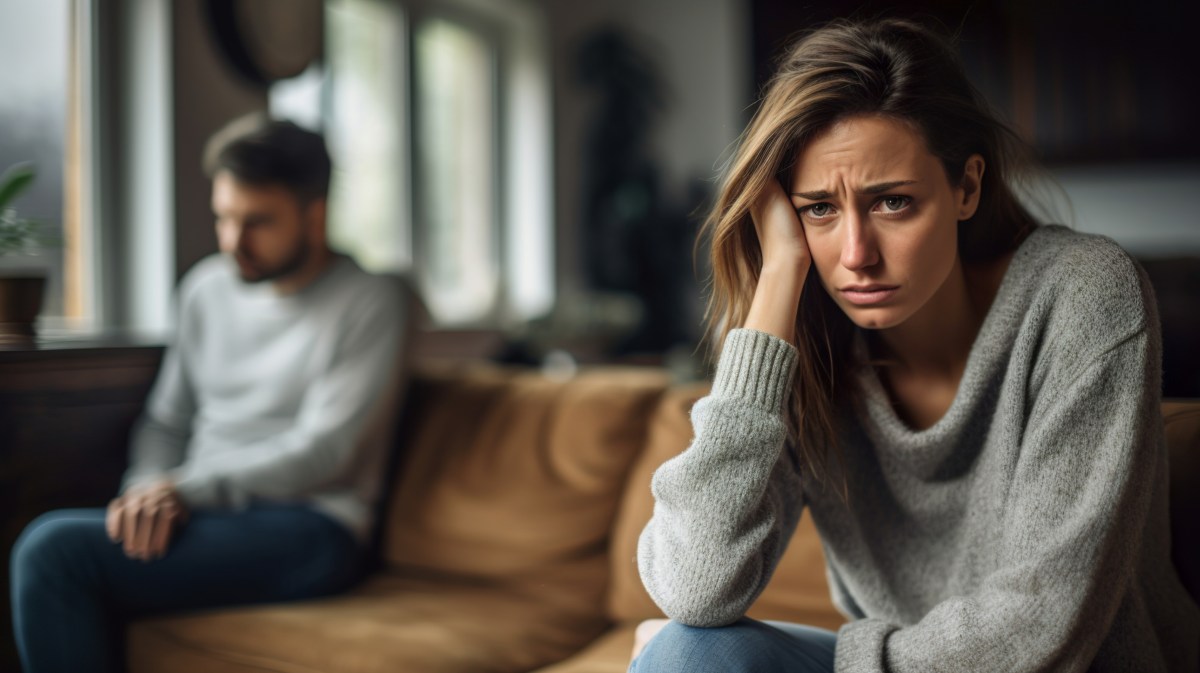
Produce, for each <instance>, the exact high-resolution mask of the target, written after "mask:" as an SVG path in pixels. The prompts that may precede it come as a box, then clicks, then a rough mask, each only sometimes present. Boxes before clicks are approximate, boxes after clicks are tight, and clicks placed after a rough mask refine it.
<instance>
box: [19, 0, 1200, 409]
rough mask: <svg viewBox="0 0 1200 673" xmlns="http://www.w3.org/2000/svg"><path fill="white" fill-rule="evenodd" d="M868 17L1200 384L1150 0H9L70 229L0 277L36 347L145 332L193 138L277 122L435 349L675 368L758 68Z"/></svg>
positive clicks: (35, 201) (1181, 148)
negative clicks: (417, 315)
mask: <svg viewBox="0 0 1200 673" xmlns="http://www.w3.org/2000/svg"><path fill="white" fill-rule="evenodd" d="M1185 4H1187V5H1189V7H1190V8H1184V5H1185ZM884 14H887V15H905V16H911V17H915V18H918V19H919V20H921V21H926V22H930V23H933V24H938V25H941V26H943V27H945V28H946V29H947V30H949V31H950V32H953V33H955V34H957V35H958V37H959V41H960V44H961V49H962V54H963V57H964V59H965V61H966V63H967V66H968V68H969V70H970V72H971V75H972V77H973V79H974V81H975V82H976V84H977V85H978V86H979V87H980V88H981V89H982V90H983V91H984V92H985V93H986V95H987V96H988V98H989V99H990V100H991V102H992V103H993V105H994V106H995V107H996V108H997V109H998V110H999V111H1000V112H1001V113H1002V114H1003V115H1004V117H1005V118H1006V119H1007V120H1008V121H1010V122H1011V123H1012V124H1013V125H1014V126H1015V127H1016V128H1017V129H1018V130H1019V131H1020V132H1021V133H1022V134H1023V135H1024V136H1025V137H1026V138H1027V139H1028V140H1029V141H1030V142H1032V143H1033V144H1034V145H1035V146H1036V148H1037V149H1038V152H1039V154H1040V156H1041V158H1042V159H1043V161H1044V162H1045V163H1046V165H1047V166H1048V167H1049V168H1050V169H1051V174H1052V176H1053V177H1054V178H1055V179H1056V181H1057V183H1058V184H1059V185H1061V187H1062V188H1063V191H1064V192H1065V194H1066V195H1067V196H1068V197H1069V201H1070V206H1069V207H1068V206H1067V205H1066V204H1065V202H1064V201H1063V200H1062V199H1061V198H1059V199H1056V201H1055V203H1054V204H1052V205H1053V206H1054V208H1053V212H1054V217H1055V219H1058V220H1060V221H1066V222H1069V223H1071V224H1073V225H1074V226H1076V227H1077V228H1079V229H1082V230H1084V231H1095V232H1100V233H1103V234H1106V235H1109V236H1112V237H1113V238H1115V239H1116V240H1117V241H1119V242H1120V243H1121V244H1122V245H1124V246H1125V247H1126V248H1127V249H1128V250H1129V251H1130V252H1131V253H1133V254H1134V255H1136V256H1137V257H1138V258H1139V259H1141V260H1142V261H1143V263H1144V264H1145V266H1146V267H1147V269H1148V271H1149V272H1150V274H1151V276H1152V278H1153V279H1154V282H1155V284H1156V287H1157V288H1158V293H1159V298H1160V303H1161V310H1162V313H1163V317H1164V320H1165V321H1166V323H1167V325H1168V327H1167V330H1166V339H1167V367H1166V371H1167V386H1168V393H1170V394H1175V395H1191V396H1197V395H1200V380H1198V377H1200V373H1198V371H1200V364H1198V360H1197V357H1198V356H1197V354H1196V353H1195V351H1196V350H1197V349H1196V348H1195V344H1196V343H1200V326H1198V324H1197V321H1198V320H1200V317H1198V314H1200V311H1198V310H1197V309H1198V308H1200V302H1198V297H1200V271H1198V263H1197V261H1196V260H1197V258H1198V257H1200V214H1198V213H1200V211H1198V210H1197V207H1196V203H1195V201H1194V200H1193V199H1194V198H1195V197H1196V195H1197V194H1198V193H1200V131H1198V130H1197V128H1196V124H1195V122H1194V121H1193V120H1194V119H1195V118H1196V114H1197V110H1198V109H1200V93H1198V91H1197V87H1196V73H1197V72H1198V71H1200V55H1198V51H1197V49H1196V45H1195V42H1194V40H1193V39H1192V37H1191V27H1192V26H1194V25H1195V23H1194V22H1195V20H1196V18H1197V10H1196V9H1195V5H1194V3H1176V2H1170V1H1168V0H1144V1H1143V2H1139V3H1136V4H1134V3H1115V2H1113V3H1106V2H1094V1H1084V0H1045V1H1042V2H1031V1H1017V2H1001V1H1000V0H981V1H979V2H974V3H970V4H965V3H956V2H949V1H944V0H938V1H929V2H910V1H903V0H902V1H900V2H894V1H893V2H887V3H883V2H865V3H864V2H858V1H850V0H829V1H826V2H789V1H784V0H743V1H739V0H591V1H589V2H569V1H567V0H325V1H324V2H322V1H321V0H175V1H174V2H167V1H165V0H38V1H37V2H33V1H30V0H0V64H2V65H0V91H2V92H3V95H2V96H0V170H2V169H3V168H4V167H7V166H9V165H11V164H13V163H16V162H20V161H33V162H34V163H35V164H36V166H37V170H38V172H39V177H38V180H37V182H36V184H35V186H34V189H33V190H31V192H30V193H28V194H27V195H26V196H24V197H22V199H21V200H20V201H18V203H17V206H18V208H19V209H20V210H21V212H22V213H23V214H28V215H32V216H36V217H38V218H39V219H41V220H43V221H44V222H46V223H47V224H48V225H49V226H50V228H51V229H53V230H54V231H55V233H57V234H59V235H60V237H61V238H60V241H61V245H58V246H52V247H49V248H47V249H45V250H43V251H42V252H41V253H39V254H38V255H36V256H4V257H0V272H2V270H3V268H5V267H15V266H30V265H34V266H39V267H42V268H45V269H47V270H48V274H49V287H48V293H47V297H46V306H45V308H44V310H43V313H42V318H41V321H40V322H41V332H42V334H43V335H45V338H46V339H49V340H51V341H53V340H54V339H55V338H57V339H59V340H60V341H62V340H66V341H69V340H71V339H76V338H88V339H94V338H97V337H98V336H99V337H102V338H107V337H105V335H107V336H108V337H111V336H112V335H133V334H137V335H144V336H143V337H142V338H145V339H149V340H150V341H153V340H155V339H158V338H161V337H160V335H162V334H163V333H164V332H165V330H167V329H168V327H169V324H170V315H171V314H170V310H171V309H170V306H171V292H172V288H173V286H174V285H175V282H176V281H177V279H178V278H179V277H180V276H181V275H182V274H183V273H184V272H185V271H187V269H188V268H189V267H190V266H191V265H192V264H194V263H195V262H196V261H197V260H199V259H200V258H202V257H204V256H205V255H208V254H210V253H212V252H214V251H215V249H216V242H215V239H214V236H213V233H212V227H211V213H210V211H209V207H208V199H209V183H208V181H207V180H206V178H205V177H204V175H203V173H202V172H201V169H200V155H201V150H202V148H203V145H204V142H205V140H206V139H207V138H208V137H209V135H210V134H211V133H212V132H213V131H215V130H216V129H218V128H219V127H220V126H222V125H223V124H224V123H225V122H227V121H229V120H230V119H232V118H234V117H237V116H239V115H243V114H247V113H251V112H255V111H264V110H265V111H270V112H271V113H272V114H274V115H276V116H279V117H285V118H289V119H292V120H294V121H296V122H298V123H300V124H302V125H305V126H309V127H312V128H316V129H320V130H323V131H324V132H325V133H326V135H327V138H328V141H329V145H330V149H331V152H332V154H333V157H334V161H335V166H336V174H335V182H334V186H333V194H332V197H331V213H332V215H331V227H332V238H333V241H334V243H335V245H336V246H337V247H338V248H339V249H341V250H343V251H345V252H347V253H349V254H351V255H353V256H354V257H355V258H356V259H357V260H358V261H359V262H360V263H361V264H362V265H363V266H364V267H366V268H368V269H371V270H375V271H379V272H389V273H403V274H407V275H409V276H410V277H411V278H412V279H413V281H414V282H415V284H416V286H417V287H418V288H419V291H420V292H421V294H422V296H423V297H424V299H425V302H426V303H427V305H428V309H429V313H430V316H431V326H432V327H433V329H434V330H435V331H436V338H432V339H429V340H428V341H429V342H428V344H426V348H427V350H428V351H429V352H430V353H432V354H440V355H448V356H482V357H489V358H494V359H498V360H506V361H512V362H527V363H538V362H543V361H544V360H545V359H546V357H547V356H548V355H549V356H551V359H552V360H553V361H565V362H568V363H570V362H582V363H588V362H639V363H641V362H644V363H653V364H667V365H668V366H671V367H673V368H675V369H676V370H677V372H678V374H679V375H680V376H681V377H682V378H686V377H688V376H689V375H695V374H697V373H698V372H699V371H700V369H699V367H700V365H699V364H698V362H699V358H698V357H697V356H696V353H695V348H696V345H697V343H698V340H699V338H700V336H701V323H702V312H703V301H704V278H705V276H706V270H705V268H704V266H703V255H701V256H700V258H699V259H700V265H699V267H697V266H696V265H695V264H694V263H693V243H694V240H695V236H696V232H697V229H698V226H699V222H700V220H701V219H702V217H703V214H704V209H705V207H706V205H707V204H708V203H709V201H710V199H711V198H712V195H713V191H714V188H715V177H716V175H717V174H718V172H719V168H720V164H721V161H722V160H723V159H724V158H726V157H727V156H728V153H729V151H730V149H731V145H732V143H734V141H735V140H736V138H737V136H738V133H739V132H740V131H741V129H742V128H743V126H744V125H745V123H746V122H747V121H748V119H749V117H750V115H751V114H752V112H753V110H754V107H755V101H756V98H757V96H758V93H759V91H760V88H761V86H762V85H763V83H764V82H765V81H766V78H767V77H768V76H769V74H770V72H771V69H772V64H773V63H774V60H775V59H776V58H777V57H778V55H779V54H780V51H781V49H782V48H783V47H784V46H785V45H786V44H788V42H789V40H790V39H791V38H792V37H794V36H795V34H796V33H797V32H799V31H802V30H804V29H806V28H809V27H811V26H813V25H815V24H818V23H820V22H822V21H825V20H828V19H830V18H834V17H838V16H878V15H884ZM79 335H86V337H80V336H79ZM555 359H557V360H555Z"/></svg>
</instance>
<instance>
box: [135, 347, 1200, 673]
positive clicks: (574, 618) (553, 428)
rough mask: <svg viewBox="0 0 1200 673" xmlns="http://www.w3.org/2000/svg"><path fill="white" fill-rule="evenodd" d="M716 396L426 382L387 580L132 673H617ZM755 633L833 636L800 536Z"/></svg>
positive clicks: (819, 565)
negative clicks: (667, 513)
mask: <svg viewBox="0 0 1200 673" xmlns="http://www.w3.org/2000/svg"><path fill="white" fill-rule="evenodd" d="M705 391H706V388H705V387H704V386H703V385H689V386H671V385H669V384H668V381H667V379H666V376H665V374H664V373H663V372H662V371H660V370H656V369H639V368H616V367H605V368H597V369H594V370H584V371H583V372H581V373H580V374H579V375H577V376H575V377H574V378H572V379H571V380H568V381H558V380H551V379H548V378H546V377H544V376H542V375H540V374H539V373H537V372H535V371H531V370H522V369H506V368H501V367H496V366H491V365H480V364H473V365H470V366H464V365H458V366H443V367H440V368H426V369H423V370H422V371H420V372H418V374H417V375H416V376H415V378H414V380H413V383H412V386H411V388H410V391H409V404H408V412H407V413H406V416H405V419H404V421H403V423H402V424H401V425H402V429H401V431H400V433H399V439H398V442H397V451H396V457H395V470H394V475H395V476H394V477H393V478H392V479H390V484H391V489H390V493H389V495H388V496H387V498H386V500H385V503H384V504H383V511H382V517H381V520H382V524H381V526H380V531H379V535H378V543H377V546H378V553H377V556H378V559H379V564H378V568H377V569H375V570H374V571H373V572H371V573H370V575H369V576H368V578H367V579H366V580H365V581H364V582H363V583H362V584H361V585H360V586H358V587H357V588H355V589H353V590H351V591H350V592H349V593H346V594H344V595H340V596H336V597H331V598H326V599H321V600H314V601H306V602H298V603H291V604H276V605H266V606H253V607H242V608H236V609H225V610H220V611H215V612H208V613H200V614H189V615H176V616H169V617H162V618H156V619H150V620H145V621H141V622H138V623H135V624H134V625H132V627H131V628H130V630H129V632H128V643H129V656H130V669H131V671H133V673H151V672H162V671H172V672H176V673H187V672H190V671H206V672H221V673H224V672H228V673H233V672H235V671H236V672H239V673H241V672H249V671H256V672H259V673H261V672H262V671H278V672H286V673H315V672H318V671H320V672H329V673H333V672H338V673H374V672H377V671H379V672H382V671H388V672H395V671H412V672H418V673H425V672H429V673H450V672H455V673H458V672H466V671H471V672H492V671H494V672H497V673H499V672H502V671H538V672H540V673H620V672H621V671H624V670H625V668H626V666H627V664H628V660H629V653H630V648H631V646H632V644H633V638H634V628H635V626H636V625H637V624H638V623H639V622H640V621H641V620H643V619H648V618H653V617H659V616H661V613H660V612H659V611H658V609H657V608H656V607H655V606H654V604H653V602H652V601H651V600H650V598H649V597H648V596H647V595H646V593H645V591H644V590H643V589H642V587H641V583H640V581H639V580H638V575H637V568H636V564H635V560H634V557H635V549H636V544H637V536H638V533H639V532H640V531H641V529H642V527H643V525H644V524H645V522H646V521H647V519H648V518H649V516H650V512H651V507H652V504H653V500H652V497H651V495H650V492H649V482H650V476H651V474H652V473H653V471H654V469H655V468H656V467H657V466H658V465H659V464H661V463H662V462H663V461H664V460H666V459H667V458H669V457H671V456H673V455H675V454H676V453H678V452H679V451H682V450H683V449H684V448H685V447H686V446H687V444H688V442H689V440H690V435H691V426H690V423H689V420H688V417H687V412H688V410H689V408H690V407H691V405H692V404H693V403H694V402H695V400H697V399H698V398H699V397H701V396H702V395H703V394H704V393H705ZM1163 411H1164V418H1165V420H1166V423H1167V428H1168V435H1169V442H1170V444H1171V451H1172V479H1173V484H1172V503H1171V506H1172V511H1173V516H1174V525H1175V536H1176V545H1175V554H1176V563H1177V565H1178V566H1179V568H1180V571H1181V575H1182V576H1183V577H1184V579H1185V581H1186V582H1187V583H1188V586H1189V590H1190V591H1191V592H1192V594H1193V596H1197V595H1200V572H1198V571H1200V549H1197V545H1198V541H1200V536H1198V535H1197V534H1196V533H1197V531H1196V530H1195V529H1194V528H1193V529H1191V530H1185V527H1187V526H1194V525H1195V522H1196V521H1200V402H1171V403H1165V404H1164V406H1163ZM750 614H751V615H752V616H755V617H759V618H764V619H784V620H790V621H795V622H803V623H807V624H813V625H817V626H822V627H826V628H831V629H836V628H837V626H838V625H839V624H840V623H841V622H842V621H843V618H842V617H841V615H839V614H838V613H837V612H836V611H835V610H834V608H833V606H832V604H831V603H830V599H829V593H828V589H827V586H826V584H825V573H824V562H823V560H822V556H821V546H820V542H819V540H818V539H817V536H816V533H815V530H814V529H813V527H812V525H811V522H810V521H809V520H808V518H807V517H805V518H804V520H803V521H802V522H801V524H800V526H799V528H798V530H797V531H796V534H795V536H794V538H793V540H792V542H791V544H790V545H789V547H788V550H787V553H786V556H785V557H784V559H783V560H782V562H781V564H780V566H779V569H778V570H777V571H776V573H775V575H774V577H773V578H772V580H771V583H770V586H769V587H768V588H767V589H766V591H765V592H764V593H763V595H762V596H761V598H760V599H759V600H758V602H757V603H756V604H755V605H754V606H753V609H752V610H751V612H750Z"/></svg>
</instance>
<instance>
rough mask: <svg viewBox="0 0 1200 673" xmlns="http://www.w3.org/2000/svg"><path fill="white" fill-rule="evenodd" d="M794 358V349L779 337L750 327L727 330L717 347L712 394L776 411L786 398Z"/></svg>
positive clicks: (795, 358) (790, 383)
mask: <svg viewBox="0 0 1200 673" xmlns="http://www.w3.org/2000/svg"><path fill="white" fill-rule="evenodd" d="M798 358H799V353H797V352H796V349H795V348H794V347H793V346H792V345H791V344H789V343H788V342H786V341H784V340H783V339H780V338H779V337H776V336H773V335H770V334H767V333H766V332H760V331H758V330H753V329H744V328H739V329H735V330H731V331H730V332H729V336H727V337H726V338H725V346H724V347H723V348H722V349H721V360H720V362H718V363H717V375H716V377H715V379H714V380H713V388H712V394H713V395H715V396H723V397H736V398H739V399H742V400H745V401H747V402H750V403H752V404H755V405H759V406H761V407H763V408H765V409H769V410H770V411H772V412H778V411H779V410H780V409H781V408H782V407H783V401H784V400H785V399H787V394H788V390H789V389H790V388H791V385H792V375H793V373H794V372H795V371H796V361H797V360H798Z"/></svg>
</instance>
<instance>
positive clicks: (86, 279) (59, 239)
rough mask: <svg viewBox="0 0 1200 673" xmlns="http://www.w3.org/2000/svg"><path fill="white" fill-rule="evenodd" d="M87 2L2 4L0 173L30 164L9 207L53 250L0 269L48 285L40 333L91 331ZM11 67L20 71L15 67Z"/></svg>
mask: <svg viewBox="0 0 1200 673" xmlns="http://www.w3.org/2000/svg"><path fill="white" fill-rule="evenodd" d="M90 26H91V22H90V3H88V2H84V1H83V0H76V1H72V0H44V1H42V2H22V3H8V4H7V5H6V6H5V10H4V20H3V21H0V61H3V62H4V63H6V64H9V65H7V66H6V67H4V68H3V69H2V70H0V90H3V91H4V96H2V97H0V128H3V129H4V133H3V134H0V171H3V170H6V169H7V168H8V167H9V166H11V165H13V164H16V163H21V162H31V163H33V164H34V167H35V170H36V171H37V179H36V180H35V182H34V184H33V185H32V187H31V188H30V190H29V191H28V192H26V193H25V194H24V195H23V196H22V197H21V198H20V199H19V200H18V201H17V203H16V204H15V205H16V207H17V208H18V209H19V210H20V212H21V214H22V215H23V216H26V217H32V218H35V219H38V220H40V221H41V222H42V224H43V230H42V231H43V233H44V234H46V236H47V238H49V239H51V240H52V241H53V242H52V243H51V244H49V245H45V246H42V248H41V249H40V250H38V251H37V252H36V253H35V254H32V255H17V256H5V257H0V268H2V269H6V270H10V271H12V270H16V269H22V270H24V269H37V270H42V271H44V272H45V273H46V276H47V288H46V295H45V302H44V305H43V308H42V318H41V327H42V331H43V332H46V331H54V330H55V329H57V328H62V327H70V328H80V327H90V326H91V325H93V324H95V322H96V315H95V314H96V306H97V300H96V297H95V294H94V291H95V286H96V284H95V283H94V282H93V280H92V276H93V273H94V265H93V264H92V260H93V255H92V248H93V246H92V220H91V218H90V214H91V209H90V208H89V207H88V199H89V198H90V196H91V191H90V186H91V185H90V178H91V175H92V171H91V170H90V166H91V162H92V159H93V157H92V152H91V144H90V138H91V134H90V130H91V125H90V123H89V121H90V115H91V107H90V104H91V100H92V98H91V96H90V89H89V87H90V85H91V77H90V72H89V70H88V68H87V64H88V63H89V62H90V59H89V58H88V55H89V54H88V50H89V49H90V40H89V35H90ZM17 64H19V65H17Z"/></svg>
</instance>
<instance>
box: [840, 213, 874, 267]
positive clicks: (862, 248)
mask: <svg viewBox="0 0 1200 673" xmlns="http://www.w3.org/2000/svg"><path fill="white" fill-rule="evenodd" d="M864 220H865V218H862V217H860V216H859V215H858V214H857V213H854V212H851V213H848V214H847V215H846V219H845V227H844V232H845V233H844V238H843V239H842V259H841V262H842V266H844V267H846V268H847V269H850V270H851V271H857V270H859V269H866V268H870V267H872V266H874V265H876V264H878V263H879V247H878V246H877V245H875V238H874V236H873V234H872V232H871V228H870V225H868V224H867V223H866V222H865V221H864Z"/></svg>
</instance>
